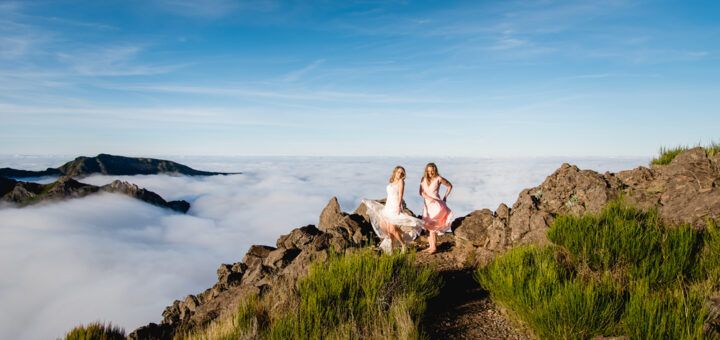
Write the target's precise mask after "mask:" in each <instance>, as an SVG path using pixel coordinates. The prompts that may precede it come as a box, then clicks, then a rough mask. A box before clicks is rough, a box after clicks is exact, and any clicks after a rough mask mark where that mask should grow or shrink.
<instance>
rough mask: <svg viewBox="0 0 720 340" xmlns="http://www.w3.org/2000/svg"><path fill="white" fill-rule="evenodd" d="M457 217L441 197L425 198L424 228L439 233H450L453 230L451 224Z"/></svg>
mask: <svg viewBox="0 0 720 340" xmlns="http://www.w3.org/2000/svg"><path fill="white" fill-rule="evenodd" d="M454 219H455V218H454V217H453V213H452V211H451V210H450V208H448V206H447V204H445V201H443V200H440V199H427V198H426V199H425V208H424V209H423V222H425V223H424V226H423V227H424V228H425V229H427V230H430V231H436V232H438V234H443V233H449V232H451V231H452V228H451V224H452V221H453V220H454Z"/></svg>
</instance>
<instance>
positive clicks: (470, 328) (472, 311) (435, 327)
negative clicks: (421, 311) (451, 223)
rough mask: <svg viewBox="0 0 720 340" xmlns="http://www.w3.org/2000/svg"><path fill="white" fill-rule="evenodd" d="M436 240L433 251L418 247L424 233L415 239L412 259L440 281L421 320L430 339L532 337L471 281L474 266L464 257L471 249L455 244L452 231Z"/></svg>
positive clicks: (422, 246) (422, 243) (420, 245)
mask: <svg viewBox="0 0 720 340" xmlns="http://www.w3.org/2000/svg"><path fill="white" fill-rule="evenodd" d="M438 241H439V242H438V251H437V252H436V253H435V254H428V253H425V252H422V251H421V250H423V249H426V248H427V238H426V237H420V238H418V239H417V240H416V242H415V245H416V246H417V248H418V253H417V256H416V261H417V262H418V263H421V264H430V265H433V266H435V268H436V269H437V270H438V271H439V272H440V276H441V277H442V279H443V282H444V285H443V287H442V289H441V290H440V294H439V295H438V296H436V297H435V298H433V299H432V300H430V301H429V303H428V307H427V311H426V314H425V316H424V317H423V320H422V322H421V327H422V328H423V330H424V332H425V333H426V334H427V335H429V337H430V339H533V338H534V336H532V334H531V332H530V331H528V330H527V329H526V328H525V327H521V326H518V325H517V322H513V321H511V320H510V319H509V318H508V317H507V315H506V314H505V313H504V312H503V309H502V308H501V307H500V306H497V305H496V304H495V303H494V302H493V301H492V300H491V299H490V297H489V295H488V292H487V291H485V290H483V289H482V288H481V287H480V285H479V284H478V283H477V281H475V279H474V278H473V273H474V271H475V266H474V264H473V263H472V262H471V261H469V260H468V259H469V258H472V257H470V256H468V255H469V253H470V252H471V249H463V248H462V247H460V246H457V247H456V245H455V240H454V237H453V235H443V236H441V237H440V238H439V239H438Z"/></svg>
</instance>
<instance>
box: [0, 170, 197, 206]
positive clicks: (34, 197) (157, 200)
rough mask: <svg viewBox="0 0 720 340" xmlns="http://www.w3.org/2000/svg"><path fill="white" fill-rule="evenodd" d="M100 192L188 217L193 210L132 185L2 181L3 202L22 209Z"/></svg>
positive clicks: (0, 196)
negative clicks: (128, 197)
mask: <svg viewBox="0 0 720 340" xmlns="http://www.w3.org/2000/svg"><path fill="white" fill-rule="evenodd" d="M98 192H112V193H120V194H124V195H127V196H130V197H133V198H136V199H139V200H141V201H144V202H147V203H150V204H153V205H157V206H160V207H165V208H170V209H172V210H175V211H179V212H182V213H185V212H187V211H188V209H190V203H188V202H186V201H172V202H166V201H165V200H164V199H163V198H162V197H160V195H158V194H156V193H154V192H152V191H150V190H147V189H144V188H140V187H138V186H137V185H135V184H132V183H128V182H122V181H118V180H116V181H114V182H112V183H110V184H107V185H104V186H101V187H98V186H94V185H91V184H85V183H80V182H78V181H76V180H74V179H72V178H71V177H68V176H61V177H60V178H58V180H57V181H55V182H53V183H50V184H38V183H33V182H22V181H16V180H14V179H9V178H5V177H0V201H5V202H11V203H14V204H17V205H19V206H25V205H29V204H35V203H39V202H49V201H59V200H64V199H70V198H80V197H85V196H88V195H91V194H96V193H98Z"/></svg>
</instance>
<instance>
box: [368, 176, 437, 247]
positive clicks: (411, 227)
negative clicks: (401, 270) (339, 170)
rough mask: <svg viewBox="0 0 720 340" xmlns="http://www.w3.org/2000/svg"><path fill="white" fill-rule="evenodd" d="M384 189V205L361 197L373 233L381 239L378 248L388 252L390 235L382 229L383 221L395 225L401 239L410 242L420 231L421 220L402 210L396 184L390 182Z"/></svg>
mask: <svg viewBox="0 0 720 340" xmlns="http://www.w3.org/2000/svg"><path fill="white" fill-rule="evenodd" d="M385 190H386V191H387V200H386V201H385V205H382V204H381V203H378V202H376V201H374V200H371V199H367V198H363V199H362V203H363V204H365V206H366V207H367V214H368V216H370V223H371V224H372V226H373V230H375V234H376V235H377V236H378V237H379V238H380V239H382V242H381V243H380V248H382V249H383V250H384V251H385V252H387V253H390V252H391V251H392V249H390V246H391V244H392V241H391V240H390V235H388V234H387V233H386V232H385V231H384V230H383V229H382V224H383V222H387V223H390V224H394V225H396V226H397V227H398V229H400V235H402V238H403V241H405V242H411V241H412V240H414V239H415V238H417V237H418V235H420V233H421V232H422V228H423V221H422V220H421V219H419V218H415V217H413V216H410V215H408V214H406V213H405V212H404V211H403V210H402V208H401V206H400V201H399V200H398V190H399V189H398V185H397V184H393V183H390V184H388V185H387V187H385ZM397 246H399V245H397Z"/></svg>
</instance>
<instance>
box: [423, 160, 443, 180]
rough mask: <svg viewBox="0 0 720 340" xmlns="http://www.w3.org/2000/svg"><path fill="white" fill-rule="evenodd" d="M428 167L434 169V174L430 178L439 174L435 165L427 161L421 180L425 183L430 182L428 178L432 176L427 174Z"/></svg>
mask: <svg viewBox="0 0 720 340" xmlns="http://www.w3.org/2000/svg"><path fill="white" fill-rule="evenodd" d="M428 168H433V169H435V176H433V177H432V178H435V177H437V176H440V173H439V172H438V169H437V165H435V163H428V164H427V165H426V166H425V173H424V174H423V181H425V183H427V184H430V180H431V179H432V178H430V176H429V175H428Z"/></svg>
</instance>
